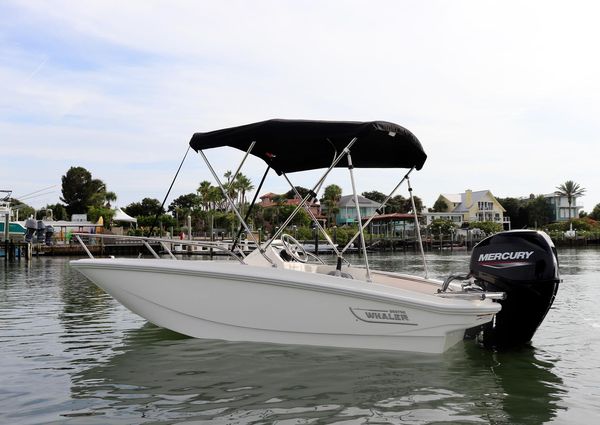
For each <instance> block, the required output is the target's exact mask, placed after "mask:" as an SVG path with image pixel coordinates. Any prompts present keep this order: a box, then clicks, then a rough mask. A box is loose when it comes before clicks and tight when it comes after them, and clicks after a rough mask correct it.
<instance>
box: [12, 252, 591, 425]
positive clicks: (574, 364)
mask: <svg viewBox="0 0 600 425" xmlns="http://www.w3.org/2000/svg"><path fill="white" fill-rule="evenodd" d="M467 258H468V257H467V254H465V253H454V254H449V253H448V254H428V260H429V265H430V269H431V270H432V273H431V274H432V275H434V276H439V277H442V276H444V275H447V274H448V273H450V272H464V271H466V267H467ZM560 261H561V273H562V277H563V279H564V283H563V284H562V286H561V288H560V290H559V293H558V298H557V300H556V302H555V304H554V307H553V308H552V310H551V311H550V313H549V314H548V317H547V319H546V321H545V322H544V323H543V324H542V327H541V328H540V330H539V331H538V333H537V334H536V336H535V338H534V340H533V341H532V344H531V346H530V347H526V348H523V349H521V350H518V351H512V352H501V353H494V352H489V351H484V350H482V349H480V348H479V347H477V346H476V345H475V344H474V343H473V342H472V341H467V342H464V343H460V344H458V345H457V346H455V347H453V348H452V349H451V350H449V351H448V352H446V353H444V354H442V355H424V354H411V353H396V352H381V351H369V350H350V349H335V348H319V347H301V346H283V345H269V344H249V343H228V342H223V341H214V340H199V339H191V338H186V337H183V336H181V335H179V334H176V333H173V332H170V331H166V330H163V329H160V328H157V327H155V326H153V325H150V324H148V323H147V322H145V321H144V320H143V319H141V318H139V317H138V316H136V315H134V314H133V313H130V312H129V311H128V310H126V309H125V308H124V307H121V306H120V305H119V304H118V303H116V302H115V301H114V300H112V298H110V297H109V296H108V295H106V294H105V293H104V292H103V291H102V290H100V289H98V288H96V287H95V286H94V285H93V284H91V283H90V282H89V281H87V280H86V279H85V278H84V277H83V276H81V275H80V274H79V273H78V272H76V271H75V270H72V269H70V268H69V264H68V259H64V258H36V259H34V260H33V261H32V262H31V264H30V265H27V263H25V262H21V263H13V264H8V265H6V266H5V265H4V264H0V347H1V351H0V423H3V424H4V423H6V424H42V423H43V424H47V423H49V424H55V423H56V424H138V423H188V424H191V423H193V424H205V423H206V424H209V423H210V424H271V423H276V424H363V423H369V424H389V423H392V424H393V423H402V424H432V423H435V424H440V423H452V424H478V423H481V424H488V423H490V424H541V423H556V424H588V423H597V421H596V420H597V418H598V416H599V415H600V309H599V308H598V300H600V282H599V276H600V250H598V249H579V250H562V251H560ZM372 265H373V266H375V267H378V268H384V269H387V270H404V271H408V272H415V273H419V272H420V258H419V257H416V256H414V255H412V254H382V255H379V256H375V257H374V258H373V259H372Z"/></svg>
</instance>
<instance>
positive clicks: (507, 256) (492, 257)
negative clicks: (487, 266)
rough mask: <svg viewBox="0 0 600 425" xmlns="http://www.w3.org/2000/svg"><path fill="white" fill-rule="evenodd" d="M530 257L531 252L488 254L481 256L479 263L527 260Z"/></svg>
mask: <svg viewBox="0 0 600 425" xmlns="http://www.w3.org/2000/svg"><path fill="white" fill-rule="evenodd" d="M532 255H533V251H517V252H514V251H513V252H489V253H487V254H481V255H480V256H479V261H500V260H528V259H529V257H531V256H532Z"/></svg>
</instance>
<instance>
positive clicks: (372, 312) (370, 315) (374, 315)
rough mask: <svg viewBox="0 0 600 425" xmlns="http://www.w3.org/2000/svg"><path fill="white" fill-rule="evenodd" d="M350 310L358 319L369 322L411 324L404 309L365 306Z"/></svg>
mask: <svg viewBox="0 0 600 425" xmlns="http://www.w3.org/2000/svg"><path fill="white" fill-rule="evenodd" d="M350 311H351V312H352V314H353V315H354V317H356V318H357V319H358V320H361V321H363V322H370V323H394V324H397V325H413V326H415V325H416V323H412V322H411V321H410V319H409V317H408V314H406V311H404V310H376V309H365V308H352V307H350Z"/></svg>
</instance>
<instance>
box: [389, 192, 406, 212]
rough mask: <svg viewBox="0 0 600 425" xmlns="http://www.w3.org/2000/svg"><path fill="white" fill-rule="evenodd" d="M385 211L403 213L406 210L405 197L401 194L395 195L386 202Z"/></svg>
mask: <svg viewBox="0 0 600 425" xmlns="http://www.w3.org/2000/svg"><path fill="white" fill-rule="evenodd" d="M409 202H410V201H409ZM386 212H388V213H404V212H406V198H405V197H404V196H402V195H396V196H394V197H393V198H392V199H390V200H389V201H388V203H387V208H386Z"/></svg>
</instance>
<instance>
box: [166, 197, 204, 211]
mask: <svg viewBox="0 0 600 425" xmlns="http://www.w3.org/2000/svg"><path fill="white" fill-rule="evenodd" d="M198 206H200V197H199V196H198V195H196V194H195V193H188V194H186V195H181V196H179V197H178V198H175V199H174V200H173V201H172V202H171V203H170V204H169V211H175V210H176V209H178V208H179V209H180V210H185V211H190V210H192V209H193V208H195V207H198Z"/></svg>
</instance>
